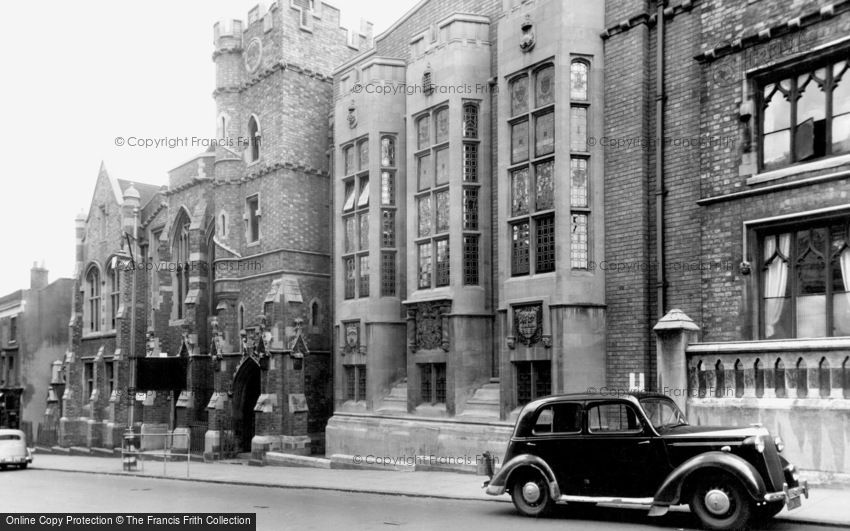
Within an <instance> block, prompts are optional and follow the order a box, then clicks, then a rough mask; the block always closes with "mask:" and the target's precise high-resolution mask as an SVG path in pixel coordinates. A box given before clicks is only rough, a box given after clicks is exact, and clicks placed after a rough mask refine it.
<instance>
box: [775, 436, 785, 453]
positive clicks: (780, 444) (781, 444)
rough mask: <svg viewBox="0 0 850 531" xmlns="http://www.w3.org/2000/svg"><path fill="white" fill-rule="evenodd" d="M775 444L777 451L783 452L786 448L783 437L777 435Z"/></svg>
mask: <svg viewBox="0 0 850 531" xmlns="http://www.w3.org/2000/svg"><path fill="white" fill-rule="evenodd" d="M773 444H775V445H776V451H777V452H781V451H782V450H784V449H785V442H784V441H783V440H782V437H780V436H778V435H777V436H776V437H774V438H773Z"/></svg>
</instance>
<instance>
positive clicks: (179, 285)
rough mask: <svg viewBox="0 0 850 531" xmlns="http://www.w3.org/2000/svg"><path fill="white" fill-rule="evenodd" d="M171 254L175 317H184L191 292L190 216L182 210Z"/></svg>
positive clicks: (178, 218)
mask: <svg viewBox="0 0 850 531" xmlns="http://www.w3.org/2000/svg"><path fill="white" fill-rule="evenodd" d="M171 256H172V257H173V259H174V263H175V264H176V267H175V268H174V273H173V276H172V280H173V283H172V286H173V294H174V300H175V308H174V312H173V315H174V316H175V319H183V317H184V315H185V308H184V306H185V303H186V296H187V295H188V294H189V269H190V264H189V216H187V215H186V212H181V213H180V215H179V216H178V217H177V221H176V223H175V230H174V239H173V241H172V244H171Z"/></svg>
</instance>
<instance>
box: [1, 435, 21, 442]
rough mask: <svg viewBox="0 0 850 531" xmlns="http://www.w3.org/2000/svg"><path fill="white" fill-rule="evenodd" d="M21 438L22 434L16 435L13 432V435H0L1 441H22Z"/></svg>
mask: <svg viewBox="0 0 850 531" xmlns="http://www.w3.org/2000/svg"><path fill="white" fill-rule="evenodd" d="M20 440H21V436H20V435H15V434H12V435H0V441H20Z"/></svg>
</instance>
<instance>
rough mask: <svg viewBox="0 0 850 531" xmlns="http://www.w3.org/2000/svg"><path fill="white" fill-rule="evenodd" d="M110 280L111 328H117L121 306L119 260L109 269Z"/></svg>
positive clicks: (114, 261) (108, 276)
mask: <svg viewBox="0 0 850 531" xmlns="http://www.w3.org/2000/svg"><path fill="white" fill-rule="evenodd" d="M107 278H108V280H109V328H110V329H111V330H115V328H116V327H117V326H118V308H119V307H120V306H121V270H120V269H119V268H118V264H117V260H113V263H112V265H111V266H110V267H109V269H108V270H107Z"/></svg>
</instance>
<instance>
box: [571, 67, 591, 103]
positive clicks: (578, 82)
mask: <svg viewBox="0 0 850 531" xmlns="http://www.w3.org/2000/svg"><path fill="white" fill-rule="evenodd" d="M587 69H588V68H587V63H585V62H584V61H573V62H572V63H571V64H570V99H571V100H573V101H584V100H587Z"/></svg>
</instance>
